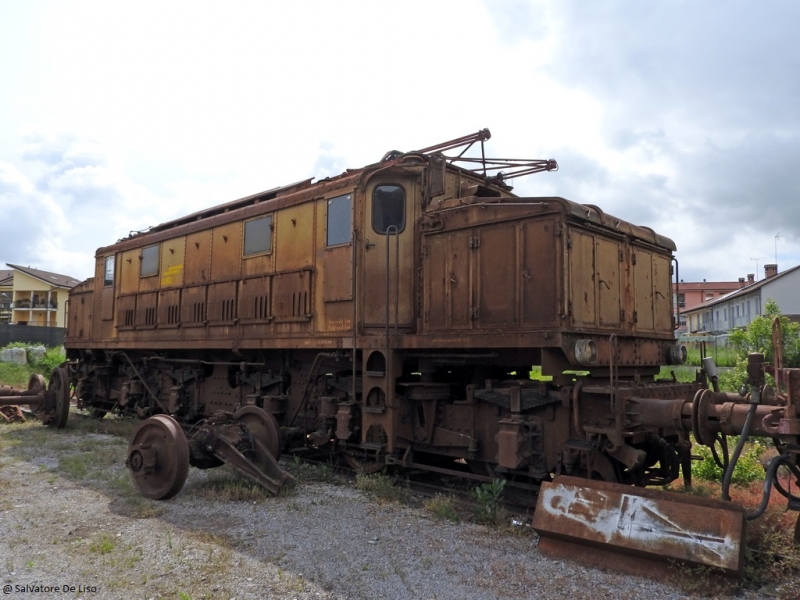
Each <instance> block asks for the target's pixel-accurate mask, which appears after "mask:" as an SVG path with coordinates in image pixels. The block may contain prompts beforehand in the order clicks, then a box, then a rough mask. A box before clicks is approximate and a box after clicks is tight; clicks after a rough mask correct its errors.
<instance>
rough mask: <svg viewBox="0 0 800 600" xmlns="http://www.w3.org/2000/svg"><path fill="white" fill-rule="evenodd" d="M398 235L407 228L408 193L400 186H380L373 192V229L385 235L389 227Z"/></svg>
mask: <svg viewBox="0 0 800 600" xmlns="http://www.w3.org/2000/svg"><path fill="white" fill-rule="evenodd" d="M392 226H394V227H396V228H397V233H400V232H401V231H403V229H404V228H405V226H406V191H405V190H404V189H403V188H402V187H400V186H399V185H378V186H375V189H374V191H373V192H372V229H373V230H374V231H375V232H376V233H383V234H385V233H386V232H387V231H388V230H389V227H392Z"/></svg>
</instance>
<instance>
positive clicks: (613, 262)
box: [595, 236, 624, 328]
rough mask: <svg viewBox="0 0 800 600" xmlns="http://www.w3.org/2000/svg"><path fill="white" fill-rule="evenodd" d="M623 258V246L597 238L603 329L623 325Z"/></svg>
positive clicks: (601, 325) (598, 292)
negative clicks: (621, 283)
mask: <svg viewBox="0 0 800 600" xmlns="http://www.w3.org/2000/svg"><path fill="white" fill-rule="evenodd" d="M623 258H624V254H623V252H622V245H621V244H620V243H619V242H616V241H614V240H607V239H604V238H602V237H600V236H598V237H597V246H596V248H595V270H596V285H597V296H598V311H597V313H598V314H597V317H598V325H599V326H600V327H601V328H609V327H610V328H617V327H619V326H620V325H621V324H622V322H621V316H622V313H621V311H622V303H621V299H622V298H621V295H620V292H621V290H620V281H621V279H620V267H621V266H622V264H623V262H622V261H623Z"/></svg>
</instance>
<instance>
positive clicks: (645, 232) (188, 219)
mask: <svg viewBox="0 0 800 600" xmlns="http://www.w3.org/2000/svg"><path fill="white" fill-rule="evenodd" d="M490 135H491V134H490V133H489V131H488V130H486V129H484V130H481V131H479V132H477V133H475V134H472V135H470V136H464V137H463V138H458V139H456V140H452V141H450V142H445V143H443V144H438V145H436V146H431V147H429V148H425V149H423V150H418V151H414V152H408V153H403V152H398V151H391V152H387V153H386V154H385V155H384V157H383V159H382V160H381V161H379V162H377V163H373V164H370V165H366V166H364V167H361V168H359V169H347V170H346V171H344V172H343V173H341V174H340V175H337V176H334V177H327V178H325V179H321V180H319V181H316V182H314V178H310V179H304V180H301V181H296V182H294V183H290V184H288V185H284V186H280V187H275V188H272V189H269V190H266V191H263V192H259V193H257V194H252V195H249V196H245V197H243V198H239V199H237V200H232V201H230V202H226V203H223V204H219V205H216V206H212V207H209V208H205V209H203V210H200V211H197V212H194V213H191V214H189V215H186V216H183V217H180V218H178V219H173V220H171V221H166V222H164V223H161V224H159V225H156V226H154V227H150V228H148V229H145V230H142V231H133V232H131V233H130V235H129V236H128V237H126V238H123V239H120V240H118V241H117V243H116V244H113V245H111V246H107V247H103V248H99V249H98V250H97V256H100V255H101V254H105V253H107V252H108V251H109V250H111V248H112V247H115V246H120V245H121V246H122V248H114V249H115V250H119V249H128V248H134V247H138V246H139V245H141V244H142V243H152V242H155V241H157V240H156V239H152V237H151V236H153V234H157V233H159V232H164V233H163V234H162V235H158V236H153V237H155V238H157V239H161V238H162V237H166V236H168V235H169V234H168V233H167V232H168V231H170V230H174V229H177V228H181V229H185V228H184V227H182V226H189V225H191V224H193V223H196V222H198V221H205V222H206V223H205V226H206V227H212V226H214V225H215V224H217V223H218V222H220V221H222V220H224V221H227V220H229V219H230V216H231V215H229V213H231V212H234V211H239V214H238V215H237V216H238V217H239V218H247V217H249V216H252V215H255V214H259V213H262V212H264V211H265V209H266V210H275V209H279V208H282V207H284V206H289V205H291V204H294V203H297V202H302V201H305V200H308V199H309V198H311V197H319V196H320V195H324V194H326V193H327V192H329V191H333V190H336V189H342V188H346V187H349V186H354V185H358V184H359V183H360V182H361V181H362V179H363V178H364V177H365V176H367V175H369V174H371V173H372V172H375V171H377V170H386V169H389V168H392V167H398V168H419V167H420V166H427V165H428V164H429V163H430V161H431V160H434V157H435V160H438V161H440V163H439V164H441V160H442V158H444V159H445V161H446V168H447V169H448V170H450V171H457V172H460V173H461V174H462V175H463V176H465V177H467V178H471V179H475V180H476V183H479V187H480V188H481V195H480V196H479V197H475V196H471V197H468V198H453V199H450V200H449V201H448V202H445V203H440V204H439V205H438V206H435V207H429V210H432V211H433V212H436V211H437V210H452V209H454V208H458V207H466V206H470V205H475V204H479V205H480V204H483V203H484V202H485V203H487V204H506V203H509V201H513V202H515V203H533V202H538V203H545V202H546V203H548V205H551V207H552V208H554V209H556V210H558V212H562V213H564V214H567V215H569V216H571V217H573V218H576V219H578V220H581V221H584V222H590V223H594V224H597V225H601V226H603V227H607V228H611V229H614V230H617V231H619V232H620V233H623V234H627V235H631V236H633V237H636V238H639V239H642V240H644V241H646V242H648V243H651V244H655V245H658V246H661V247H663V248H667V249H669V250H673V251H674V250H675V249H676V247H675V243H674V242H673V241H672V240H671V239H669V238H667V237H665V236H662V235H659V234H657V233H656V232H655V231H653V230H652V229H650V228H649V227H642V226H637V225H634V224H632V223H629V222H627V221H624V220H622V219H619V218H617V217H614V216H612V215H607V214H606V213H604V212H603V211H602V210H601V209H600V208H599V207H597V206H594V205H590V204H579V203H577V202H573V201H571V200H567V199H565V198H560V197H548V198H521V197H518V196H516V195H515V194H513V193H512V192H511V189H512V188H511V186H510V185H508V184H507V183H506V181H507V180H508V179H510V178H512V177H517V176H520V175H527V174H530V173H537V172H541V171H553V170H557V169H558V164H557V163H556V161H555V160H553V159H549V160H525V159H486V158H483V157H482V158H480V159H472V158H464V157H463V156H462V155H463V152H462V153H461V154H460V155H459V156H456V157H447V156H443V155H442V154H441V151H443V150H450V149H453V148H458V147H461V146H465V145H466V146H467V147H469V146H471V145H472V144H473V143H475V142H477V141H480V142H481V144H483V141H484V140H486V139H489V137H490ZM465 151H466V150H465ZM481 154H482V155H483V152H482V153H481ZM456 163H461V164H456ZM476 163H478V164H480V165H481V166H479V167H477V168H472V169H470V168H467V167H466V166H463V165H470V164H476ZM500 169H506V173H505V174H504V173H503V172H502V171H500ZM492 172H494V174H491V173H492ZM487 192H488V194H486V195H487V196H489V197H484V194H485V193H487ZM263 203H267V204H269V207H268V208H267V207H266V206H257V205H261V204H263ZM453 203H455V204H453ZM248 209H249V210H248ZM215 217H216V218H215ZM175 233H177V232H175ZM164 234H166V236H165V235H164ZM142 238H148V239H147V240H146V241H145V239H142ZM126 242H127V243H126Z"/></svg>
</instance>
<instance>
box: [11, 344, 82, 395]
mask: <svg viewBox="0 0 800 600" xmlns="http://www.w3.org/2000/svg"><path fill="white" fill-rule="evenodd" d="M30 347H31V346H28V345H26V344H19V343H13V344H9V345H7V346H4V347H3V348H0V350H5V349H6V348H25V349H26V350H27V349H28V348H30ZM31 357H32V354H31V353H30V352H28V364H25V365H18V364H16V363H6V362H0V382H2V383H4V384H5V385H10V386H13V387H27V385H28V379H30V376H31V375H32V374H34V373H38V374H40V375H42V376H43V377H44V379H45V381H47V378H48V377H50V373H51V372H52V371H53V369H55V368H56V367H57V366H59V365H60V364H61V363H63V362H64V361H65V360H66V359H67V357H66V355H65V354H64V351H63V349H62V348H61V347H60V346H54V347H50V348H46V349H45V353H44V356H42V357H41V358H40V359H38V360H31Z"/></svg>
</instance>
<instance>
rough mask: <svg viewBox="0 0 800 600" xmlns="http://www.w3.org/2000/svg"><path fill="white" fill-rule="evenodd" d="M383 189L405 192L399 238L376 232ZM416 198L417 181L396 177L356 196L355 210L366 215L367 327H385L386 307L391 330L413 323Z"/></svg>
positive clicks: (379, 180) (363, 290)
mask: <svg viewBox="0 0 800 600" xmlns="http://www.w3.org/2000/svg"><path fill="white" fill-rule="evenodd" d="M380 185H397V186H400V187H402V188H403V189H404V190H405V227H404V228H403V229H402V231H400V232H399V233H398V234H397V235H387V234H386V233H378V232H376V231H375V230H374V228H373V192H374V190H375V187H376V186H380ZM416 198H417V186H416V183H415V181H414V180H410V179H409V178H408V177H401V176H396V175H395V176H391V177H390V176H388V175H387V176H385V177H381V178H376V179H374V180H373V181H371V182H370V185H369V186H367V188H366V192H365V194H363V195H362V194H361V193H359V192H355V193H354V194H353V201H354V206H355V207H356V208H355V210H356V211H357V212H358V211H363V214H364V233H363V239H362V240H361V242H360V246H361V248H363V257H364V258H363V262H362V266H363V271H362V272H363V276H362V279H361V282H362V285H361V298H362V306H363V310H362V313H361V314H362V317H361V318H362V321H363V323H364V324H365V325H366V326H367V327H376V326H377V327H385V326H386V324H387V323H386V318H387V314H386V305H387V303H388V304H389V314H388V318H389V325H390V326H394V325H395V322H396V324H397V325H399V326H409V325H411V324H412V323H413V322H414V319H415V316H416V315H415V305H414V283H415V274H416V271H415V269H414V260H415V258H416V251H415V227H414V226H413V223H414V210H415V206H416ZM387 255H388V262H387ZM387 265H388V269H387ZM387 283H388V297H387Z"/></svg>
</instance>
